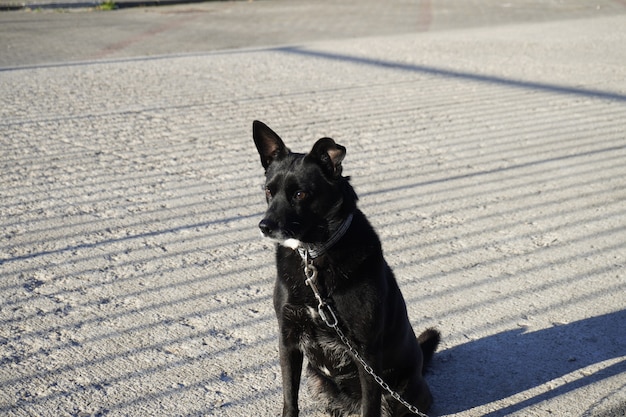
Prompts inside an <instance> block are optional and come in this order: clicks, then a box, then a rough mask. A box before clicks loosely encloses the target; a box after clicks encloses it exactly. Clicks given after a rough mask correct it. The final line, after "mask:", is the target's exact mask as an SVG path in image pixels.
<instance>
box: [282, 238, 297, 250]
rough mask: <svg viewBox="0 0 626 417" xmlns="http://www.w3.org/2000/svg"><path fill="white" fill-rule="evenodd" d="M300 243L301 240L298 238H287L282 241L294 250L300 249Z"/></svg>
mask: <svg viewBox="0 0 626 417" xmlns="http://www.w3.org/2000/svg"><path fill="white" fill-rule="evenodd" d="M300 244H301V242H300V241H299V240H298V239H287V240H285V241H284V242H283V243H282V245H283V246H285V247H287V248H289V249H293V250H296V249H298V248H299V247H300Z"/></svg>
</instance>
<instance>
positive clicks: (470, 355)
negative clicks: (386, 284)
mask: <svg viewBox="0 0 626 417" xmlns="http://www.w3.org/2000/svg"><path fill="white" fill-rule="evenodd" d="M423 4H425V3H424V2H417V3H415V4H414V6H415V8H414V9H412V10H413V12H414V13H415V14H413V15H411V16H408V10H411V9H410V8H409V7H408V6H407V3H402V4H400V3H398V6H397V7H398V9H397V10H402V11H403V13H397V12H396V11H394V10H396V9H393V8H390V9H389V11H388V13H389V14H388V15H384V14H383V11H382V9H380V10H379V12H378V15H379V16H380V18H379V19H376V18H375V17H376V16H375V15H374V16H372V15H367V16H365V15H359V13H364V12H361V10H362V9H361V8H360V7H359V5H358V4H356V3H349V2H348V3H346V2H343V3H342V4H341V5H337V6H336V7H337V9H326V10H327V12H328V13H329V14H328V15H327V16H324V15H323V14H322V10H321V9H319V8H318V6H317V3H315V4H313V3H307V2H295V3H294V2H288V3H285V2H280V1H271V0H270V1H267V2H254V3H252V4H250V3H236V4H227V3H216V4H213V3H211V4H206V5H194V6H191V7H188V6H176V7H172V8H162V9H158V10H159V11H158V12H157V9H151V10H143V9H135V10H127V11H120V12H119V13H120V14H118V15H117V18H118V25H119V26H116V30H115V31H111V33H110V35H109V36H110V37H109V38H104V39H102V38H101V39H100V42H101V43H99V44H96V43H94V42H96V41H97V38H98V37H97V36H93V35H94V33H96V32H97V31H98V30H99V28H104V27H106V26H105V25H104V22H105V20H100V19H99V18H98V16H95V15H100V14H94V13H91V12H76V13H63V14H60V13H56V12H55V13H48V12H44V13H41V14H37V13H26V12H10V13H6V14H4V13H3V14H0V20H1V21H2V22H3V25H2V28H0V30H2V32H1V33H2V37H3V40H5V39H7V38H5V36H8V35H6V33H7V32H5V31H4V30H5V29H3V28H6V27H9V26H10V25H16V26H19V27H21V28H22V32H20V34H19V36H16V37H15V38H11V39H13V40H12V43H10V45H12V47H11V48H10V49H5V51H7V52H6V53H3V54H2V57H1V59H2V68H0V91H1V92H2V95H0V97H1V100H2V105H1V106H0V143H1V146H2V154H1V156H0V163H1V167H2V170H1V171H0V193H1V196H2V198H1V200H0V230H2V233H1V234H0V242H1V243H0V275H1V277H2V279H1V280H0V299H1V300H2V303H0V386H1V389H0V414H1V415H7V416H105V415H106V416H131V415H132V416H204V415H210V416H212V415H219V416H256V415H263V416H265V415H272V416H273V415H279V411H280V401H281V394H280V371H279V365H278V360H277V348H276V324H275V319H274V315H273V312H272V307H271V293H272V285H273V273H274V268H273V264H272V259H273V254H272V247H271V245H270V244H269V243H267V242H265V241H263V240H261V239H260V238H259V236H258V235H259V233H258V232H257V229H256V224H257V223H258V220H259V219H260V216H261V214H262V212H263V210H264V201H263V193H262V190H261V184H262V174H263V173H262V169H261V167H260V166H259V162H258V157H257V155H256V150H255V149H254V145H253V143H252V139H251V122H252V120H254V119H260V120H263V121H265V122H266V123H268V124H269V125H270V126H271V127H272V128H274V129H275V130H276V131H277V132H279V133H280V134H281V135H282V136H283V138H284V139H285V141H286V142H287V143H288V145H290V147H291V148H292V149H294V150H299V151H305V150H307V149H308V148H309V147H310V146H311V144H312V143H313V141H314V140H315V139H317V138H318V137H321V136H331V137H334V138H335V139H336V140H337V141H338V142H339V143H342V144H344V145H345V146H346V147H347V149H348V154H347V157H346V159H345V162H344V165H345V167H344V169H345V174H346V175H351V176H352V177H353V180H352V181H353V184H354V186H355V188H356V191H357V193H359V195H360V197H361V201H360V207H361V208H362V210H363V211H364V212H365V213H366V214H367V215H368V216H369V218H370V220H371V221H372V223H373V224H374V226H375V227H376V228H377V230H378V231H379V233H380V235H381V238H382V240H383V247H384V249H385V253H386V256H387V259H388V261H389V263H390V264H391V265H392V266H393V267H394V269H395V271H396V275H397V276H398V279H399V283H400V286H401V288H402V290H403V293H404V295H405V298H406V300H407V303H408V307H409V315H410V317H411V320H412V322H413V324H414V327H415V328H416V330H418V331H419V330H420V329H423V328H425V327H428V326H436V327H437V328H439V329H440V330H441V332H442V333H443V337H444V341H443V345H442V348H441V350H440V352H439V353H438V354H437V355H436V356H435V359H434V364H433V367H432V369H431V371H430V372H429V375H428V379H429V381H430V384H431V386H432V390H433V393H434V396H435V401H436V403H435V406H434V408H433V410H432V411H431V412H430V413H429V414H430V415H432V416H452V415H454V416H463V417H466V416H483V415H488V416H505V415H516V416H548V415H549V416H555V415H556V416H620V415H624V410H625V409H626V408H625V405H626V336H625V334H626V332H624V331H623V328H624V322H625V320H626V310H625V307H626V296H625V294H626V292H625V290H626V274H625V271H624V265H625V259H624V253H626V233H625V230H624V227H625V225H626V175H625V174H626V165H625V164H624V158H625V157H626V133H625V132H626V122H624V115H625V114H626V67H625V66H624V65H623V64H624V62H626V48H624V45H626V31H624V29H623V28H624V27H626V15H625V14H624V11H622V12H619V13H618V12H617V11H618V10H621V9H620V7H621V3H619V2H603V3H601V4H602V6H603V7H604V6H606V7H607V8H609V7H612V8H613V9H611V10H613V12H612V13H610V15H607V14H605V13H598V12H597V9H595V8H594V9H593V10H589V9H585V8H584V7H582V6H581V8H580V9H578V11H576V13H577V14H576V15H575V16H574V15H568V14H567V13H564V14H563V17H560V18H558V19H555V18H554V16H555V14H554V13H552V14H550V12H546V15H550V16H553V17H552V18H545V16H543V15H542V14H541V13H540V10H539V9H538V8H537V7H533V5H532V4H531V3H530V2H528V3H525V4H526V8H524V9H520V10H519V13H518V14H517V15H518V16H521V15H523V16H535V17H534V18H532V19H531V18H523V19H513V20H506V19H510V18H508V17H501V18H498V19H496V18H495V17H494V19H493V21H497V22H498V23H499V24H497V25H491V24H488V23H487V21H489V19H488V16H483V15H481V9H478V8H476V9H473V12H474V14H470V15H471V16H473V17H472V18H469V17H468V18H467V20H468V22H466V23H465V24H457V25H455V24H454V23H453V22H454V21H455V18H454V16H456V15H455V13H453V12H452V11H451V9H448V10H447V11H446V10H445V9H441V8H438V7H436V6H432V9H431V11H432V14H431V15H430V16H434V18H433V19H432V20H431V21H430V23H429V25H428V30H421V29H419V28H418V27H416V26H413V29H410V30H409V26H408V25H409V23H403V22H410V21H412V22H413V23H415V21H416V20H415V17H416V16H418V15H420V14H419V13H418V9H417V5H423ZM572 4H573V3H572ZM570 5H571V4H570ZM218 6H219V7H223V9H219V8H217V9H213V7H218ZM196 7H198V8H199V9H196ZM205 7H206V8H205ZM328 7H330V6H328ZM403 7H406V9H403ZM502 7H504V5H502ZM508 7H512V6H508ZM307 9H308V10H309V13H308V15H307V13H306V11H307ZM548 9H550V7H548ZM194 10H195V11H194ZM295 10H297V11H299V13H300V14H297V15H294V18H293V19H285V16H286V15H287V12H288V11H289V12H291V13H293V12H294V11H295ZM311 10H316V12H315V13H311V12H310V11H311ZM419 10H423V9H419ZM489 10H500V9H497V8H493V9H489ZM550 10H552V9H550ZM625 11H626V10H625ZM340 12H341V13H340ZM114 13H118V12H114ZM255 13H257V15H256V16H257V19H256V20H255V19H253V17H254V16H255ZM196 15H197V16H198V17H194V18H191V16H196ZM493 15H494V16H496V15H497V13H495V12H493ZM505 15H506V14H502V15H501V16H505ZM7 16H10V17H7ZM94 16H95V17H94ZM109 16H115V15H113V14H110V15H109ZM109 16H107V19H109V18H110V17H109ZM210 16H214V17H216V18H217V17H219V19H215V20H211V19H210ZM226 16H230V18H228V19H226ZM272 16H273V17H272ZM306 16H309V17H308V18H307V17H306ZM341 16H343V19H345V20H341V19H342V17H341ZM348 16H352V17H354V16H360V19H361V20H359V23H358V24H356V23H354V20H357V19H348ZM368 16H369V17H368ZM420 16H421V15H420ZM445 16H452V17H449V20H446V18H445ZM459 16H460V15H459ZM498 16H500V15H498ZM506 16H508V15H506ZM314 17H315V18H314ZM185 19H187V20H185ZM317 19H319V20H317ZM368 19H371V20H368ZM481 19H485V20H484V21H483V20H481ZM499 19H500V20H499ZM42 21H44V22H48V24H50V25H53V26H54V25H56V26H55V27H57V28H62V27H64V26H65V27H66V28H67V29H66V30H51V31H44V32H37V28H40V26H38V25H39V24H40V23H41V22H42ZM323 21H326V22H327V26H326V27H325V28H324V29H323V30H321V29H320V27H321V26H320V24H321V23H320V22H323ZM11 22H13V23H11ZM16 22H17V23H16ZM79 22H82V23H79ZM84 22H90V24H91V26H90V27H91V29H93V30H92V31H90V30H88V29H89V27H86V26H81V25H86V23H84ZM129 22H134V24H131V23H129ZM200 22H203V24H200ZM220 22H221V23H220ZM238 22H246V24H250V25H252V26H250V27H252V28H255V30H256V29H258V30H257V31H256V33H257V34H259V39H254V40H251V41H249V42H248V43H246V42H247V41H246V40H245V37H244V36H243V34H245V30H244V29H243V28H245V25H244V24H241V23H238ZM255 22H256V23H255ZM281 22H283V23H282V25H281ZM350 22H352V23H350ZM368 22H369V23H368ZM18 23H19V24H18ZM270 23H271V24H270ZM394 23H395V24H394ZM7 24H8V25H9V26H7ZM73 24H76V26H73ZM212 24H213V26H211V25H212ZM220 24H221V26H220ZM350 24H352V25H353V26H352V29H350ZM405 24H406V26H403V25H405ZM168 25H169V26H168ZM446 25H448V26H446ZM210 27H212V28H213V30H215V33H218V34H220V35H219V36H218V35H216V36H215V39H216V40H215V41H208V40H207V39H212V38H211V37H210V36H198V37H197V38H194V37H193V33H206V32H201V31H202V30H208V29H207V28H210ZM229 27H230V28H231V32H229V31H228V29H229ZM361 27H362V28H364V29H362V30H363V31H360V30H361V29H359V28H361ZM368 27H369V30H367V28H368ZM159 28H160V29H159ZM261 28H263V30H261ZM294 28H299V29H300V30H299V31H296V30H294ZM218 29H219V30H218ZM422 29H423V27H422ZM252 32H254V31H252ZM98 33H99V32H98ZM102 33H105V32H102ZM290 33H292V35H291V36H292V37H289V36H288V35H289V34H290ZM231 34H232V39H233V44H234V46H233V47H232V48H231V49H224V48H227V46H226V45H225V44H226V41H225V40H227V39H228V38H229V36H230V35H231ZM261 34H262V35H263V36H261ZM316 34H317V35H316ZM28 36H30V38H29V37H28ZM179 36H180V37H179ZM72 38H73V39H74V42H69V41H71V40H72ZM24 39H30V40H31V41H30V42H26V41H24ZM59 39H64V40H67V41H68V43H64V44H62V45H59V46H58V52H57V53H56V54H49V55H45V50H44V49H45V48H44V44H46V43H47V42H50V43H51V44H52V43H54V41H55V40H57V41H58V40H59ZM185 39H187V41H188V42H186V43H185V42H182V41H181V40H185ZM221 40H224V41H223V43H220V42H222V41H221ZM211 42H215V47H212V46H211V45H213V44H211ZM3 44H4V45H5V46H6V45H7V44H9V43H5V42H3ZM87 45H89V46H91V47H92V48H91V50H90V48H88V47H87ZM93 45H99V46H100V49H98V48H93ZM111 45H116V47H114V48H111ZM177 45H178V46H177ZM106 48H109V49H106ZM160 48H161V49H160ZM203 48H204V49H203ZM103 50H106V51H108V52H107V53H106V54H103V53H102V51H103ZM89 53H90V54H91V55H88V54H89ZM301 406H302V410H303V411H302V415H305V416H315V417H317V416H322V415H323V414H322V410H319V409H318V408H317V407H316V405H315V403H313V402H312V401H311V399H310V398H309V396H308V395H307V394H306V391H305V390H303V395H302V400H301Z"/></svg>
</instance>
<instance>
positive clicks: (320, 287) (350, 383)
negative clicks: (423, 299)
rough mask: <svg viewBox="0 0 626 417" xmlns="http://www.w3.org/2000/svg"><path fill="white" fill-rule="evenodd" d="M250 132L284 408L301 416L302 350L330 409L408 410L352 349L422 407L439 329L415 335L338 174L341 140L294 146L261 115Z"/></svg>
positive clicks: (427, 400)
mask: <svg viewBox="0 0 626 417" xmlns="http://www.w3.org/2000/svg"><path fill="white" fill-rule="evenodd" d="M253 137H254V143H255V144H256V147H257V149H258V151H259V154H260V155H261V164H262V165H263V168H265V176H266V181H265V195H266V198H267V203H268V209H267V212H266V213H265V217H264V218H263V220H261V222H260V223H259V227H260V229H261V232H262V233H263V235H264V236H266V237H269V238H271V239H274V240H276V241H277V242H279V243H280V245H277V250H276V264H277V269H278V278H277V280H276V287H275V289H274V308H275V310H276V315H277V317H278V325H279V352H280V364H281V370H282V379H283V395H284V403H283V416H290V417H291V416H297V415H298V389H299V386H300V376H301V373H302V364H303V358H304V357H306V359H307V361H308V366H307V372H308V375H309V378H308V380H309V382H310V386H311V388H312V391H313V393H314V395H316V397H317V399H318V400H319V401H320V403H322V404H323V405H324V406H325V407H326V409H327V411H328V412H329V413H330V415H332V416H335V417H339V416H344V415H348V414H354V413H361V414H362V415H363V416H368V417H372V416H381V415H383V416H394V417H398V416H404V415H409V414H411V412H410V411H409V409H408V408H407V407H405V405H403V404H401V403H400V402H398V401H397V400H396V399H394V398H393V397H392V396H391V395H390V394H389V393H388V392H387V391H386V390H383V389H382V388H381V386H380V385H379V384H378V383H377V382H376V380H375V378H374V377H373V376H372V375H371V373H369V372H367V371H366V366H365V365H363V363H362V362H361V361H360V360H359V359H358V357H361V358H362V359H363V360H364V361H365V362H366V363H367V365H369V366H370V367H371V369H372V370H373V372H374V373H375V374H376V375H378V376H380V377H381V378H382V380H384V381H385V382H386V383H387V384H388V385H389V386H390V387H391V389H393V390H394V391H396V392H398V393H399V394H400V395H401V397H402V398H403V399H404V400H406V401H407V402H408V403H410V404H412V405H414V406H416V407H417V408H418V409H419V410H420V411H421V412H425V411H426V410H428V408H429V406H430V404H431V401H432V399H431V394H430V390H429V389H428V385H427V384H426V381H425V380H424V378H423V376H422V371H423V365H424V363H427V362H428V361H429V360H430V359H431V357H432V356H433V353H434V351H435V350H436V348H437V345H438V344H439V338H440V335H439V332H438V331H436V330H434V329H428V330H426V331H424V332H423V333H422V334H421V335H420V336H419V338H416V337H415V334H414V333H413V329H412V327H411V324H410V322H409V319H408V317H407V312H406V305H405V303H404V299H403V297H402V294H401V293H400V289H399V288H398V284H397V283H396V279H395V278H394V275H393V272H392V271H391V269H390V268H389V266H388V265H387V262H386V261H385V259H384V258H383V253H382V249H381V244H380V240H379V239H378V236H377V235H376V232H375V231H374V229H373V228H372V226H371V225H370V224H369V222H368V221H367V219H366V218H365V216H364V215H363V213H362V212H361V211H360V210H359V209H357V206H356V202H357V196H356V194H355V192H354V189H353V188H352V186H351V185H350V183H349V178H347V177H344V176H342V175H341V171H342V167H341V162H342V160H343V158H344V156H345V154H346V149H345V148H344V147H343V146H341V145H338V144H336V143H335V141H334V140H333V139H330V138H322V139H320V140H318V141H317V142H316V143H315V145H314V146H313V149H312V150H311V152H309V153H308V154H306V155H305V154H299V153H292V152H291V151H290V150H289V149H288V148H287V147H286V146H285V144H284V143H283V141H282V140H281V139H280V137H279V136H278V135H277V134H276V133H274V131H272V130H271V129H270V128H269V127H267V126H266V125H265V124H263V123H261V122H259V121H255V122H254V123H253ZM305 266H306V272H305ZM306 278H310V280H309V281H308V282H306V283H305V279H306ZM314 288H315V289H316V291H317V293H318V295H319V296H318V297H316V294H315V292H314V290H313V289H314ZM335 324H336V328H337V329H339V332H337V331H336V330H335ZM340 334H343V335H345V340H342V338H341V337H340ZM346 341H348V343H349V344H350V346H351V347H352V348H350V347H348V345H346ZM355 352H356V354H355Z"/></svg>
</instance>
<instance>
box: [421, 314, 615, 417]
mask: <svg viewBox="0 0 626 417" xmlns="http://www.w3.org/2000/svg"><path fill="white" fill-rule="evenodd" d="M625 323H626V310H622V311H618V312H615V313H610V314H606V315H602V316H597V317H592V318H589V319H585V320H581V321H577V322H573V323H569V324H564V325H557V326H554V327H551V328H548V329H544V330H539V331H535V332H526V331H525V330H524V329H522V328H520V329H516V330H510V331H506V332H502V333H498V334H495V335H493V336H489V337H486V338H483V339H479V340H475V341H471V342H468V343H464V344H462V345H458V346H455V347H453V348H450V349H447V350H444V351H441V352H440V353H437V354H436V355H435V358H436V359H435V363H434V367H433V370H432V373H431V375H428V376H427V378H428V379H429V381H430V385H431V388H432V391H433V393H434V396H435V406H434V408H433V410H432V411H433V413H434V414H436V415H445V414H453V413H457V412H461V411H464V410H469V409H471V408H474V407H478V406H481V405H484V404H488V403H491V402H494V401H498V400H501V399H504V398H508V397H511V396H514V395H515V394H520V393H522V394H521V395H519V396H518V397H519V399H518V398H517V397H514V398H512V399H511V400H512V401H511V403H512V404H510V405H507V406H505V408H502V409H500V410H498V411H495V412H492V413H490V414H487V415H489V416H492V417H495V416H505V415H509V414H511V413H513V412H515V411H518V410H521V409H523V408H525V407H528V406H531V405H533V404H537V403H539V402H541V401H544V400H547V399H550V398H554V397H557V396H559V395H562V394H565V393H567V392H570V391H572V390H575V389H578V388H581V387H584V386H586V385H589V384H592V383H595V382H598V381H601V380H603V379H606V378H610V377H612V376H614V375H617V374H619V373H622V372H626V360H621V361H617V362H615V363H610V364H608V365H606V366H602V367H600V368H601V369H600V370H596V369H593V367H592V368H590V370H588V371H583V372H581V373H580V375H578V374H577V375H576V377H575V378H562V379H559V378H560V377H563V376H564V375H567V374H570V373H572V372H575V371H577V370H581V369H583V368H586V367H588V366H591V365H593V364H597V363H600V362H603V361H607V360H610V359H614V358H619V357H622V356H624V355H626V330H625ZM554 380H556V381H554ZM549 381H554V386H555V387H554V389H549V390H546V389H540V390H532V388H535V387H538V386H539V385H542V384H544V383H546V382H549ZM567 381H570V382H567ZM526 390H530V391H529V392H528V393H526V394H523V392H524V391H526ZM536 391H540V392H539V393H537V392H536Z"/></svg>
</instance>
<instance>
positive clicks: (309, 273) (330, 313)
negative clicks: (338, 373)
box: [304, 251, 428, 417]
mask: <svg viewBox="0 0 626 417" xmlns="http://www.w3.org/2000/svg"><path fill="white" fill-rule="evenodd" d="M305 254H306V251H305ZM307 255H308V254H306V255H305V256H304V275H305V277H306V280H305V281H304V282H305V283H306V285H308V286H309V287H311V290H312V291H313V294H314V295H315V298H316V299H317V301H318V303H319V304H318V306H317V312H318V313H319V315H320V318H321V319H322V320H323V321H324V323H326V325H327V326H328V327H330V328H332V329H334V330H335V332H336V333H337V336H339V339H341V342H342V343H343V344H344V345H346V348H348V350H349V351H350V353H351V354H352V355H353V356H354V358H355V359H356V360H357V361H359V363H360V364H361V366H362V367H363V369H364V370H365V372H367V373H368V374H369V375H371V376H372V378H374V381H376V383H377V384H378V385H380V387H381V388H382V389H384V390H385V391H387V392H388V393H389V395H391V396H392V397H393V398H394V399H395V400H396V401H398V402H399V403H400V404H402V405H403V406H405V407H406V408H407V409H408V410H409V411H410V412H411V413H413V414H415V415H418V416H420V417H428V415H426V414H424V413H422V412H421V411H420V410H418V409H417V407H415V406H414V405H413V404H410V403H409V402H408V401H406V400H405V399H404V398H402V397H401V396H400V394H399V393H398V392H397V391H394V390H393V389H392V388H391V387H390V386H389V384H387V383H386V382H385V381H384V380H383V379H382V378H381V377H380V376H379V375H378V374H376V372H375V371H374V368H372V367H371V366H370V365H369V364H368V363H367V361H366V360H365V359H363V357H362V356H361V354H360V353H359V352H358V351H357V350H356V349H355V348H354V346H352V343H351V342H350V339H348V337H347V336H346V335H345V334H344V332H343V331H341V329H340V328H339V320H338V319H337V315H336V314H335V311H334V310H333V309H332V308H331V307H330V306H329V305H328V304H327V303H326V302H325V301H324V299H323V298H322V296H321V294H320V292H319V290H318V289H317V286H316V283H315V281H316V278H317V268H316V267H315V265H313V262H309V260H308V256H307Z"/></svg>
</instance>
